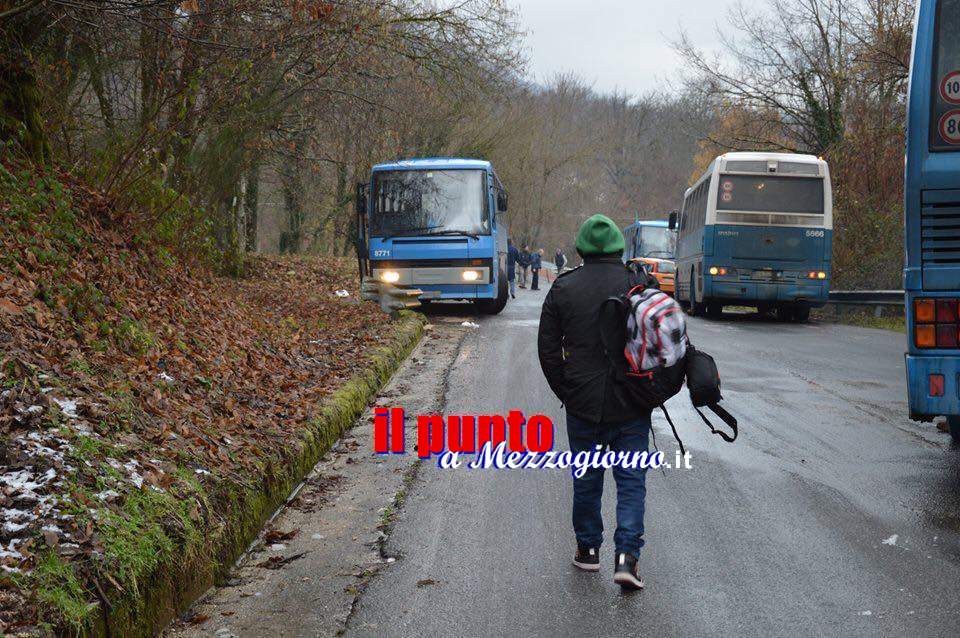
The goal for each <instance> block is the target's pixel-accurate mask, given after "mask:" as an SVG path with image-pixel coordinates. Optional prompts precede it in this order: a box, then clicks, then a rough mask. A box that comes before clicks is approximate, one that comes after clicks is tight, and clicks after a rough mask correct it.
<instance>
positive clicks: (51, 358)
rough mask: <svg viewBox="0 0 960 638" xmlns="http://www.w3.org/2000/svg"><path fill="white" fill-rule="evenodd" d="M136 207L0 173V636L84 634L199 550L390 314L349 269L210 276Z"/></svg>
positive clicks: (12, 169) (306, 263)
mask: <svg viewBox="0 0 960 638" xmlns="http://www.w3.org/2000/svg"><path fill="white" fill-rule="evenodd" d="M139 212H142V209H137V210H136V211H130V210H127V209H124V208H119V207H118V206H117V205H116V203H115V202H114V201H113V200H111V199H110V198H109V197H106V196H104V195H103V194H101V193H99V192H97V191H96V190H94V189H91V188H89V187H86V186H84V185H83V184H82V183H80V182H78V181H76V180H75V179H73V178H71V176H70V175H67V174H64V173H61V172H57V171H54V170H37V169H34V168H30V167H28V166H26V165H18V164H15V163H11V162H5V163H4V164H3V165H2V166H0V217H2V218H3V221H4V223H3V225H2V226H0V388H2V389H0V507H2V511H3V517H2V524H3V528H2V530H0V633H9V634H15V633H17V632H18V631H21V630H24V631H25V630H28V629H30V628H36V627H38V626H39V627H43V626H52V627H61V628H62V627H74V628H80V627H85V626H88V625H90V623H92V622H95V621H97V619H98V618H99V617H100V616H101V615H102V613H103V611H104V605H108V604H110V601H114V602H115V601H116V600H117V599H118V598H122V597H124V596H129V597H135V596H137V594H138V592H140V591H141V590H142V589H143V588H144V587H145V585H146V584H148V583H149V582H150V579H151V578H152V576H153V571H154V570H155V569H156V568H158V567H159V566H161V565H164V564H165V563H166V562H167V561H169V560H170V559H171V557H172V556H173V555H175V554H179V553H180V552H182V551H183V548H185V547H200V546H202V545H203V543H202V542H198V541H199V540H200V539H202V538H205V537H207V536H209V535H215V534H216V533H217V531H216V530H217V528H218V527H219V526H221V525H223V524H224V523H225V522H226V521H227V520H228V519H229V518H230V516H231V508H232V507H233V506H234V504H235V503H236V502H237V501H238V500H239V499H240V498H241V497H242V495H243V494H244V493H248V492H249V493H255V492H256V491H257V490H258V489H259V488H260V483H261V482H262V481H263V480H265V479H266V477H268V476H269V474H270V472H269V470H268V468H269V466H270V464H278V463H282V462H283V459H284V458H286V457H289V456H293V455H295V454H296V453H297V446H298V445H301V444H302V440H303V439H302V435H301V433H302V430H303V429H304V428H305V427H306V425H307V424H308V423H309V422H310V421H311V420H312V419H314V418H315V417H316V415H317V411H318V410H319V409H320V407H321V405H322V401H323V399H324V398H325V397H328V396H329V395H330V394H331V392H332V391H334V390H336V389H337V388H338V387H340V386H342V385H343V383H344V382H345V380H347V379H348V378H349V377H350V376H351V375H352V374H354V373H355V372H356V369H357V368H358V367H360V366H362V365H363V363H364V361H365V356H366V355H367V354H368V352H369V351H370V349H371V348H372V347H374V346H376V345H377V344H378V343H380V337H379V334H380V333H381V332H382V331H383V330H384V326H385V324H387V323H389V321H390V320H389V319H388V318H387V317H386V316H385V315H382V314H381V313H380V312H379V310H378V309H377V308H376V307H374V306H371V305H369V304H362V305H361V304H360V303H359V301H358V296H357V283H356V277H355V274H354V273H353V271H352V269H351V264H349V263H344V262H341V261H338V260H336V259H318V258H268V257H256V258H250V259H249V260H248V262H247V264H246V268H245V275H244V277H243V278H240V279H231V278H224V277H221V276H218V275H216V274H214V272H213V271H211V269H210V268H209V267H208V265H207V264H206V263H205V262H204V260H203V253H202V251H201V252H199V253H198V252H196V251H194V252H184V251H178V250H177V249H176V246H175V245H174V244H176V243H177V241H176V240H177V239H178V238H179V237H182V234H179V233H178V234H177V235H176V236H174V235H171V234H169V231H168V229H163V228H161V229H157V228H153V227H148V226H144V225H142V222H141V220H139V219H138V215H137V213H139ZM182 221H183V220H182V219H181V220H177V219H173V218H171V219H170V220H169V223H170V224H171V225H173V226H175V225H176V224H177V223H180V222H182ZM185 228H186V226H185V227H184V229H185ZM166 242H169V243H166ZM353 267H355V266H353ZM338 291H339V295H338ZM344 291H346V292H344ZM347 294H349V296H340V295H347ZM189 559H190V557H189V556H178V560H189Z"/></svg>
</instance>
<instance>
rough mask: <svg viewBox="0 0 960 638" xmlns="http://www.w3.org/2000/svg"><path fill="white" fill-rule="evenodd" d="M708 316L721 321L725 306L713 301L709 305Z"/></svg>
mask: <svg viewBox="0 0 960 638" xmlns="http://www.w3.org/2000/svg"><path fill="white" fill-rule="evenodd" d="M707 316H708V317H710V318H711V319H719V318H720V317H721V316H723V304H722V303H719V302H716V301H711V302H710V303H708V304H707Z"/></svg>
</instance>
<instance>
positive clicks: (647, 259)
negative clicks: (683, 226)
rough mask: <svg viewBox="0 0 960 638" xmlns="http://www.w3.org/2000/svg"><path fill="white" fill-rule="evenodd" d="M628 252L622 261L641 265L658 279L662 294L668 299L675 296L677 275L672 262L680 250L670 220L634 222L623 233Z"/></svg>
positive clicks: (624, 254)
mask: <svg viewBox="0 0 960 638" xmlns="http://www.w3.org/2000/svg"><path fill="white" fill-rule="evenodd" d="M623 238H624V242H625V248H624V251H623V261H624V263H627V262H631V261H633V262H637V263H640V264H641V265H642V266H643V267H644V268H645V269H646V270H647V272H649V273H650V274H651V275H653V276H654V277H656V278H657V283H659V284H660V290H662V291H663V292H665V293H667V294H668V295H674V294H676V287H675V283H674V275H675V274H676V272H677V269H676V264H675V262H674V261H673V258H674V255H675V254H676V250H677V233H676V231H674V230H672V229H671V228H670V224H669V222H668V221H667V220H665V219H663V220H640V221H635V222H633V223H632V224H630V225H629V226H627V227H626V228H624V229H623Z"/></svg>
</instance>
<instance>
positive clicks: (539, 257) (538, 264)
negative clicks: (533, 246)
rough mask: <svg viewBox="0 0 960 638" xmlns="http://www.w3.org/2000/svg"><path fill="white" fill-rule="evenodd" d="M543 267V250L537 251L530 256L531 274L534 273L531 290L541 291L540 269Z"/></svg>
mask: <svg viewBox="0 0 960 638" xmlns="http://www.w3.org/2000/svg"><path fill="white" fill-rule="evenodd" d="M542 267H543V248H541V249H540V250H535V251H533V253H532V254H531V255H530V272H532V273H533V283H532V284H531V285H530V289H531V290H540V269H541V268H542Z"/></svg>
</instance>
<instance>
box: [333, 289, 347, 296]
mask: <svg viewBox="0 0 960 638" xmlns="http://www.w3.org/2000/svg"><path fill="white" fill-rule="evenodd" d="M333 294H335V295H336V296H338V297H349V296H350V293H349V292H348V291H346V290H336V291H334V293H333Z"/></svg>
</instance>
